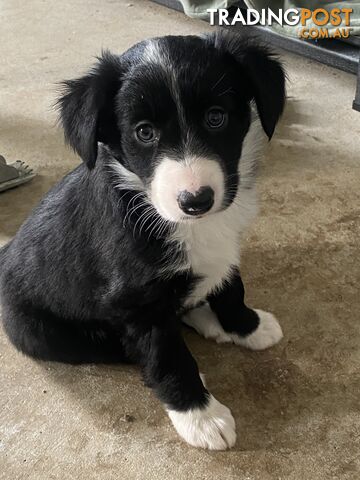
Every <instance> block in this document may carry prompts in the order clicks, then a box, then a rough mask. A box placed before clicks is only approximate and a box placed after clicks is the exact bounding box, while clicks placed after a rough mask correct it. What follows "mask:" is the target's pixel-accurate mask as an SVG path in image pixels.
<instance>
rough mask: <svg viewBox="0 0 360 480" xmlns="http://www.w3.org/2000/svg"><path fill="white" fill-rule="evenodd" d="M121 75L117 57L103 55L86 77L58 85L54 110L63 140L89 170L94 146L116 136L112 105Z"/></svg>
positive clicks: (107, 53)
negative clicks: (60, 87)
mask: <svg viewBox="0 0 360 480" xmlns="http://www.w3.org/2000/svg"><path fill="white" fill-rule="evenodd" d="M121 75H122V68H121V65H120V59H119V57H117V56H115V55H112V54H111V53H110V52H108V51H106V52H104V53H103V54H102V56H101V57H100V58H99V59H98V63H97V64H96V65H95V66H94V67H93V69H92V70H91V71H90V72H89V73H88V74H87V75H84V76H83V77H81V78H78V79H76V80H69V81H65V82H63V84H62V86H63V94H62V96H61V97H60V98H59V100H58V102H57V107H58V109H59V111H60V122H61V124H62V126H63V128H64V134H65V139H66V141H67V142H68V143H69V144H70V145H71V146H72V147H73V149H74V150H75V151H76V152H77V153H78V154H79V155H80V157H81V158H82V159H83V161H84V162H85V163H86V164H87V166H88V167H89V168H90V169H91V168H93V167H94V166H95V162H96V157H97V150H98V149H97V144H98V142H103V143H109V142H110V141H111V139H112V138H115V137H119V136H120V134H119V132H118V131H117V125H116V116H115V105H114V101H115V95H116V93H117V92H118V90H119V88H120V81H121Z"/></svg>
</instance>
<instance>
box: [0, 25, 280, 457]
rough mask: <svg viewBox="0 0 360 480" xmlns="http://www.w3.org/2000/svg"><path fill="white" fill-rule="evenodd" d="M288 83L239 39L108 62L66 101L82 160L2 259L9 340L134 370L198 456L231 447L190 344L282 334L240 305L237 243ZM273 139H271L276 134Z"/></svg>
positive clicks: (271, 321) (26, 348)
mask: <svg viewBox="0 0 360 480" xmlns="http://www.w3.org/2000/svg"><path fill="white" fill-rule="evenodd" d="M284 84H285V81H284V72H283V69H282V67H281V65H280V64H279V62H278V61H277V60H276V59H274V58H273V57H272V56H271V54H270V53H269V52H268V51H267V50H266V49H264V48H263V47H259V46H257V45H255V44H253V43H251V42H248V41H246V40H244V39H241V38H239V37H233V36H230V35H229V34H228V33H219V32H217V33H215V34H211V35H205V36H202V37H198V36H187V37H181V36H168V37H163V38H155V39H152V40H146V41H143V42H141V43H139V44H137V45H135V46H134V47H132V48H131V49H130V50H128V51H127V52H125V53H124V54H123V55H120V56H118V55H112V54H110V53H104V54H103V56H102V57H101V58H100V59H99V61H98V63H97V65H96V66H95V67H94V68H93V69H92V70H91V71H90V72H89V73H88V74H87V75H85V76H84V77H82V78H79V79H77V80H73V81H68V82H65V85H64V92H63V96H62V97H61V99H60V100H59V108H60V117H61V122H62V125H63V127H64V130H65V136H66V139H67V140H68V142H69V143H70V144H71V145H72V147H73V148H74V149H75V150H76V151H77V152H78V154H79V155H80V156H81V158H82V159H83V160H84V163H83V164H82V165H80V166H79V167H77V168H76V169H75V170H74V171H72V172H71V173H70V174H68V175H67V176H66V177H65V178H64V179H63V180H62V181H61V182H60V183H59V184H58V185H56V186H55V187H54V188H53V189H52V190H51V191H50V192H49V193H48V194H47V195H46V196H45V198H44V199H43V200H42V201H41V202H40V204H39V205H38V206H37V208H35V210H34V211H33V212H32V214H31V215H30V217H29V218H28V220H27V221H26V222H25V223H24V224H23V225H22V227H21V228H20V230H19V231H18V233H17V234H16V236H15V238H14V239H13V240H12V241H11V242H10V243H9V244H8V245H6V246H5V247H4V248H3V249H2V250H1V252H0V261H1V303H2V316H3V324H4V328H5V331H6V332H7V334H8V336H9V338H10V340H11V341H12V342H13V343H14V345H15V346H16V347H17V348H18V349H19V350H21V351H22V352H24V353H25V354H28V355H31V356H33V357H35V358H38V359H43V360H55V361H61V362H69V363H81V362H117V361H124V362H126V361H129V362H136V363H138V364H139V365H140V366H141V368H142V371H143V375H144V379H145V381H146V383H147V385H149V386H150V387H151V388H152V389H153V390H154V391H155V393H156V394H157V396H158V397H159V398H160V400H161V401H162V402H163V403H164V405H165V407H166V410H167V412H168V414H169V417H170V419H171V421H172V422H173V424H174V426H175V428H176V430H177V431H178V433H179V434H180V435H181V437H183V438H184V439H185V440H186V441H187V442H188V443H189V444H191V445H194V446H197V447H204V448H209V449H225V448H227V447H231V446H233V445H234V443H235V439H236V434H235V422H234V419H233V417H232V415H231V413H230V410H229V409H228V408H227V407H225V406H224V405H222V404H221V403H220V402H219V401H218V400H216V399H215V398H214V397H213V396H212V395H211V394H210V393H209V392H208V390H207V389H206V386H205V385H204V383H203V381H202V379H201V377H200V375H199V371H198V367H197V364H196V362H195V360H194V358H193V357H192V355H191V353H190V352H189V350H188V348H187V346H186V345H185V343H184V341H183V338H182V335H181V321H184V322H185V323H187V324H188V325H190V326H191V327H193V328H194V329H195V330H197V331H198V332H199V333H200V334H201V335H203V336H204V337H206V338H213V339H215V340H216V341H217V342H233V343H235V344H237V345H241V346H245V347H248V348H251V349H264V348H267V347H270V346H271V345H274V344H275V343H277V342H278V341H279V340H280V339H281V337H282V331H281V328H280V326H279V324H278V322H277V320H276V319H275V318H274V316H273V315H271V314H270V313H266V312H263V311H261V310H252V309H250V308H248V307H247V306H246V305H245V303H244V287H243V283H242V281H241V278H240V275H239V271H238V266H239V260H240V258H239V254H240V236H241V233H242V232H243V230H244V228H245V226H246V225H247V224H248V222H249V220H250V219H251V218H252V217H253V216H254V214H255V211H256V199H255V191H254V180H255V177H254V174H255V169H256V163H257V160H258V157H259V155H260V154H261V148H262V145H263V141H264V138H266V136H267V137H268V138H270V137H271V136H272V134H273V132H274V128H275V125H276V123H277V121H278V119H279V117H280V115H281V113H282V110H283V106H284V99H285V87H284ZM265 134H266V135H265Z"/></svg>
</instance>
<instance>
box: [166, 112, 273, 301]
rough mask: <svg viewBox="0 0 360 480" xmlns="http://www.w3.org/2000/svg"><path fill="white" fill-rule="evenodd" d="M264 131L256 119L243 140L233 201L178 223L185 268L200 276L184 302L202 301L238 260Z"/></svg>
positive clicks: (252, 204)
mask: <svg viewBox="0 0 360 480" xmlns="http://www.w3.org/2000/svg"><path fill="white" fill-rule="evenodd" d="M264 138H265V137H264V133H263V131H262V128H261V125H260V122H259V120H258V119H255V120H254V121H253V123H252V124H251V127H250V129H249V132H248V134H247V136H246V138H245V140H244V144H243V150H242V155H241V159H240V161H239V168H238V172H239V179H240V182H239V187H238V192H237V195H236V197H235V199H234V201H233V203H232V204H231V205H230V206H229V207H228V208H227V209H226V210H224V211H221V212H218V213H215V214H213V215H209V216H206V217H204V218H202V219H199V220H197V221H195V222H193V223H191V224H179V225H178V226H177V228H176V231H175V232H174V234H173V238H172V240H173V241H176V242H178V243H179V244H180V245H181V246H182V248H183V249H184V250H185V252H186V258H187V260H186V262H185V263H186V265H182V268H181V269H183V268H184V267H185V268H186V269H191V271H192V272H193V273H194V275H198V276H199V277H200V280H199V281H198V282H197V283H196V286H195V288H194V290H193V291H192V292H191V294H190V295H189V297H188V298H187V299H186V302H185V305H186V306H193V305H195V304H196V303H198V302H199V301H202V300H204V299H205V298H206V296H207V295H208V294H209V293H211V292H212V291H214V290H216V289H217V288H219V287H220V286H221V285H222V283H223V282H224V281H225V280H226V278H227V276H228V274H229V273H230V271H231V267H234V266H239V264H240V249H241V248H240V247H241V245H240V241H241V234H242V233H243V232H244V230H245V229H246V227H247V225H248V224H249V222H250V221H251V220H252V219H253V218H254V216H255V215H256V212H257V206H256V192H255V170H256V164H257V161H258V159H259V156H260V155H261V154H262V152H263V147H264Z"/></svg>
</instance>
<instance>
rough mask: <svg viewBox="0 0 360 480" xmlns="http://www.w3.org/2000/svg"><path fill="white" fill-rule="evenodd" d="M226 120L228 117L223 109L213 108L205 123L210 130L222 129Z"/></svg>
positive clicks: (206, 115) (207, 113) (210, 109)
mask: <svg viewBox="0 0 360 480" xmlns="http://www.w3.org/2000/svg"><path fill="white" fill-rule="evenodd" d="M226 119H227V115H226V113H225V112H224V110H223V109H222V108H221V107H211V108H209V110H208V111H207V112H206V114H205V122H206V125H207V126H208V127H209V128H221V127H222V126H223V125H225V123H226Z"/></svg>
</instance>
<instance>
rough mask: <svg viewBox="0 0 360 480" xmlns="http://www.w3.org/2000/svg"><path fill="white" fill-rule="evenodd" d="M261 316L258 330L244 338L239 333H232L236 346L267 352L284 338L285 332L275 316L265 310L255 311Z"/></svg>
mask: <svg viewBox="0 0 360 480" xmlns="http://www.w3.org/2000/svg"><path fill="white" fill-rule="evenodd" d="M255 312H256V313H257V315H258V316H259V320H260V322H259V326H258V327H257V329H256V330H255V331H254V332H252V333H250V335H247V336H246V337H242V336H240V335H238V334H237V333H230V334H229V335H230V336H231V338H232V341H233V342H234V343H235V344H236V345H241V346H243V347H246V348H250V349H251V350H265V349H266V348H270V347H272V346H273V345H276V344H277V343H278V342H280V340H281V339H282V338H283V332H282V329H281V327H280V324H279V322H278V321H277V320H276V318H275V317H274V315H273V314H272V313H270V312H264V311H263V310H255Z"/></svg>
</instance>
